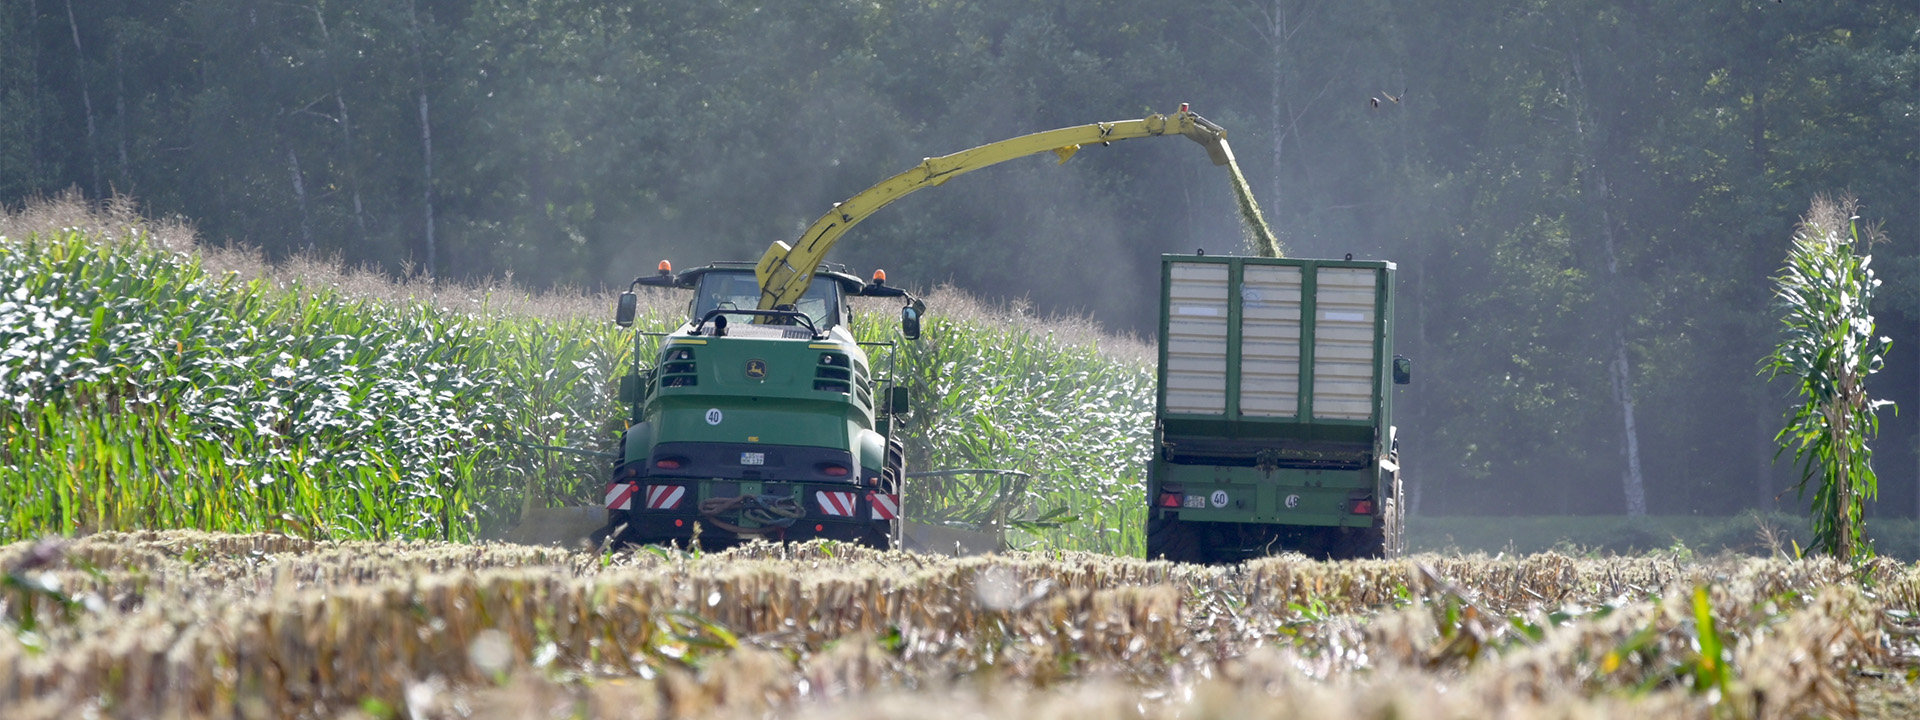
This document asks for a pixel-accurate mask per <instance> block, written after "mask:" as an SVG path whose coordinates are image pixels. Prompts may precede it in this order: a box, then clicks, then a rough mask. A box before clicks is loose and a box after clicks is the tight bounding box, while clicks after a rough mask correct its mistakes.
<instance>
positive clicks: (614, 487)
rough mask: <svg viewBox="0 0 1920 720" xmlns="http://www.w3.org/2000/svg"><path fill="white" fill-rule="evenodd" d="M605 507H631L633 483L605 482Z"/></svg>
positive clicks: (626, 508)
mask: <svg viewBox="0 0 1920 720" xmlns="http://www.w3.org/2000/svg"><path fill="white" fill-rule="evenodd" d="M607 509H608V510H631V509H633V483H607Z"/></svg>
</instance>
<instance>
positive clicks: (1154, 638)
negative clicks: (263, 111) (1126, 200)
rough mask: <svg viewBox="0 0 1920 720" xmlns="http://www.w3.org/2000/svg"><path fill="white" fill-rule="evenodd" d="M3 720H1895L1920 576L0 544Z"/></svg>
mask: <svg viewBox="0 0 1920 720" xmlns="http://www.w3.org/2000/svg"><path fill="white" fill-rule="evenodd" d="M0 567H3V568H6V575H5V586H4V588H0V623H4V625H3V626H0V627H4V628H5V632H0V716H5V717H9V718H23V719H24V718H56V717H60V718H64V717H79V716H102V717H219V718H229V717H337V716H347V717H415V718H454V717H480V718H543V717H553V718H567V717H595V718H602V717H604V718H665V717H768V716H781V717H787V716H792V717H820V718H828V717H831V718H846V717H855V718H865V717H874V718H882V717H887V718H893V717H936V716H937V717H954V716H980V717H1010V716H1025V717H1043V718H1051V717H1125V718H1176V717H1183V718H1192V717H1222V718H1224V717H1253V718H1306V717H1342V718H1468V717H1510V718H1535V717H1699V718H1709V717H1738V718H1786V717H1858V716H1885V717H1899V716H1903V713H1905V712H1910V711H1911V709H1912V708H1913V707H1915V706H1914V705H1913V703H1914V702H1915V700H1916V695H1915V693H1914V692H1913V691H1912V690H1911V687H1910V686H1909V685H1908V683H1909V682H1910V679H1911V678H1912V676H1913V675H1912V674H1913V673H1914V672H1915V671H1916V668H1920V643H1917V642H1916V637H1917V636H1920V621H1917V620H1916V618H1915V613H1916V612H1920V570H1917V569H1915V568H1913V567H1910V566H1902V565H1900V564H1898V563H1893V562H1890V561H1886V560H1878V561H1873V562H1870V563H1867V564H1865V565H1860V566H1849V565H1846V564H1842V563H1838V562H1834V561H1831V560H1827V559H1815V560H1805V561H1789V560H1760V559H1736V558H1731V557H1728V558H1725V559H1721V560H1716V561H1712V562H1706V563H1692V562H1679V561H1677V560H1675V559H1674V558H1671V557H1663V556H1647V557H1640V558H1613V559H1607V560H1595V559H1576V558H1570V557H1566V556H1562V555H1557V554H1552V553H1547V554H1541V555H1532V556H1526V557H1498V558H1488V557H1485V556H1471V557H1463V556H1441V555H1422V556H1415V557H1412V558H1409V559H1406V560H1401V561H1364V562H1346V563H1323V562H1315V561H1310V560H1307V559H1305V558H1302V557H1300V556H1296V555H1289V556H1280V557H1273V558H1266V559H1262V560H1258V561H1253V562H1249V563H1246V564H1243V565H1240V566H1235V567H1225V568H1209V567H1200V566H1192V565H1176V564H1169V563H1166V562H1146V561H1142V560H1137V559H1130V558H1115V557H1111V556H1104V555H1096V554H1091V553H1080V552H1064V551H1055V552H1050V553H1013V554H1011V555H1007V556H996V557H984V558H981V557H976V558H965V559H951V558H941V557H932V556H924V555H917V554H906V553H878V552H874V551H870V550H866V549H863V548H856V547H851V546H847V545H835V544H832V543H829V542H825V541H817V542H814V543H810V544H806V545H796V546H776V545H766V544H755V545H750V546H746V547H743V548H738V549H735V550H731V551H728V552H726V553H722V554H717V555H704V556H702V555H690V554H685V553H679V552H672V551H666V550H658V549H655V550H647V549H639V550H633V551H628V552H622V553H611V554H599V553H592V552H581V551H569V550H562V549H555V548H538V547H524V546H508V545H497V544H462V543H444V542H438V541H409V542H387V543H377V542H364V541H354V542H324V541H313V540H305V539H299V538H294V537H291V536H287V535H278V534H252V535H222V534H209V533H201V532H196V531H167V532H137V533H101V534H97V535H92V536H88V537H84V538H80V539H77V540H50V541H43V542H22V543H15V544H13V545H10V546H5V547H0Z"/></svg>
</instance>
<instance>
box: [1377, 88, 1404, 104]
mask: <svg viewBox="0 0 1920 720" xmlns="http://www.w3.org/2000/svg"><path fill="white" fill-rule="evenodd" d="M1380 94H1381V95H1382V96H1385V97H1386V98H1387V99H1388V100H1392V101H1393V103H1394V104H1395V105H1398V104H1400V98H1403V97H1406V96H1407V91H1405V90H1401V91H1400V94H1399V95H1395V94H1393V93H1390V92H1387V91H1385V90H1381V91H1380ZM1374 104H1375V105H1378V104H1380V101H1378V100H1375V101H1374Z"/></svg>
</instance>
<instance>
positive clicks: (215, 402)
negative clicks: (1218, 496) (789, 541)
mask: <svg viewBox="0 0 1920 720" xmlns="http://www.w3.org/2000/svg"><path fill="white" fill-rule="evenodd" d="M0 287H4V288H7V292H6V293H5V297H0V347H4V348H5V349H4V350H0V430H3V431H4V438H0V541H4V540H12V539H21V538H28V537H34V536H37V535H40V534H44V533H62V534H71V533H81V532H98V531H106V530H135V529H163V528H197V529H202V530H215V531H225V532H257V531H275V532H287V533H292V534H296V535H299V536H302V537H308V538H315V539H333V540H348V539H374V540H378V539H388V538H438V539H452V540H463V539H472V538H475V537H478V536H480V535H482V534H484V533H487V532H490V531H491V529H493V528H499V527H503V526H505V525H507V524H510V523H511V522H513V520H514V519H515V518H517V517H518V513H519V511H520V510H521V508H522V507H525V506H534V507H538V506H546V505H565V504H592V503H594V501H596V500H598V499H599V493H598V490H599V489H600V486H601V483H602V482H603V478H604V475H605V472H606V468H605V467H604V465H605V462H604V461H602V460H598V459H595V458H591V457H582V456H578V455H572V454H565V453H556V452H550V451H545V450H540V449H537V448H534V447H530V446H533V445H549V446H574V447H583V448H587V449H592V450H599V451H606V450H610V449H612V445H613V443H614V441H615V439H616V438H617V434H618V432H619V430H620V426H619V424H618V423H619V422H620V420H621V415H622V413H621V409H620V407H619V406H618V404H617V402H616V401H615V399H614V396H615V388H616V387H617V378H618V375H619V374H620V373H621V372H623V368H624V367H625V365H626V363H627V362H628V359H629V357H630V356H629V355H628V353H629V352H631V348H632V343H631V336H630V335H627V334H626V333H624V332H622V331H620V330H619V329H617V328H615V327H613V326H612V324H611V323H610V322H609V321H608V320H609V317H608V316H610V314H611V311H610V308H611V295H608V297H607V298H604V301H602V302H596V301H594V300H593V299H583V297H582V295H581V294H579V293H570V292H566V291H561V292H555V293H549V294H545V295H529V294H527V293H524V292H522V291H519V290H518V289H516V288H513V287H512V285H511V283H510V282H501V283H491V284H482V285H474V286H460V285H448V284H436V283H429V282H423V281H419V280H400V281H391V280H387V279H384V278H380V277H378V276H376V275H373V274H371V273H366V272H359V271H351V270H344V269H342V268H340V267H338V266H337V265H335V264H330V263H327V262H325V261H323V260H315V259H311V258H295V259H292V260H289V261H287V262H283V263H280V264H277V265H276V264H270V263H266V262H264V261H262V260H261V259H260V258H259V257H258V256H257V255H254V254H252V253H248V252H245V251H241V250H236V249H233V248H210V247H204V246H200V245H197V244H195V242H194V241H193V239H192V234H191V231H190V229H188V228H184V227H182V226H179V225H177V224H164V223H151V222H148V221H145V220H143V219H141V218H139V217H138V216H136V215H134V214H133V213H132V212H131V209H130V208H129V207H128V206H126V205H125V204H124V203H122V204H117V205H113V206H109V207H106V208H97V207H89V206H86V205H85V204H83V203H79V202H78V201H76V200H73V199H71V198H69V199H64V200H61V201H56V202H52V203H41V204H37V205H34V206H30V207H28V208H25V209H23V210H21V211H18V212H14V213H8V214H6V217H5V218H4V220H0ZM931 299H932V300H933V302H934V307H935V308H936V310H940V309H941V308H942V306H943V305H945V306H947V308H949V309H950V310H951V311H952V312H945V311H941V312H936V314H934V315H933V316H932V317H930V318H929V321H928V323H927V327H926V338H925V339H924V340H922V341H921V342H918V343H910V344H906V345H902V346H900V347H899V351H900V357H899V362H900V368H901V370H902V372H903V374H904V376H905V377H906V378H907V384H908V385H909V386H910V387H911V388H912V389H913V391H914V397H915V403H914V404H915V406H916V408H917V410H916V412H915V414H914V416H913V417H912V419H911V422H910V423H909V424H908V428H907V440H908V445H909V462H910V465H911V469H939V468H954V467H981V468H994V469H1007V470H1015V471H1019V472H1021V473H1023V477H1024V478H1025V479H1024V480H1022V481H1021V482H1019V483H1017V486H1012V487H1007V488H1004V490H1005V492H1003V493H999V494H995V495H992V496H990V498H991V499H992V500H993V501H994V502H993V505H994V507H995V510H994V511H995V512H996V513H997V516H996V517H997V519H998V520H999V521H1001V522H1003V523H1007V524H1010V525H1012V527H1013V528H1014V530H1013V532H1012V534H1011V539H1012V540H1013V541H1014V542H1015V543H1017V544H1019V545H1021V546H1027V547H1042V546H1045V547H1058V548H1070V549H1090V550H1099V551H1103V552H1116V553H1134V554H1137V553H1140V552H1141V551H1142V547H1143V542H1142V539H1141V538H1140V529H1139V528H1140V525H1141V523H1140V518H1139V513H1140V512H1142V511H1143V507H1144V501H1143V500H1142V499H1141V490H1140V487H1141V478H1140V473H1141V472H1142V467H1143V466H1144V459H1145V452H1146V449H1145V445H1146V435H1147V433H1146V429H1147V427H1148V425H1147V423H1148V422H1150V417H1151V395H1150V391H1149V388H1150V383H1151V373H1150V371H1149V370H1147V369H1146V367H1147V366H1146V365H1145V364H1144V363H1143V362H1142V361H1141V360H1142V358H1144V357H1146V355H1147V351H1146V350H1145V348H1144V346H1142V345H1140V344H1139V343H1138V342H1137V341H1129V340H1125V339H1118V340H1116V339H1110V338H1109V339H1106V341H1105V344H1106V347H1104V348H1103V347H1101V346H1100V343H1101V341H1100V339H1099V338H1100V336H1099V335H1098V334H1097V333H1096V332H1094V331H1093V329H1092V328H1091V327H1090V326H1089V324H1087V323H1085V322H1075V321H1072V320H1065V321H1062V320H1058V319H1053V320H1046V321H1042V320H1039V319H1036V318H1033V317H1029V316H1027V315H1026V313H1024V312H1023V311H1022V309H1021V308H1020V307H1018V306H1008V307H993V306H988V305H983V304H980V303H977V302H974V301H972V300H971V299H969V298H967V297H965V296H964V295H962V294H959V293H956V292H953V291H951V290H941V291H937V292H935V293H934V294H933V297H932V298H931ZM646 300H647V302H646V303H645V306H644V307H643V309H642V313H641V317H640V322H639V326H640V327H642V328H647V329H655V330H664V329H668V328H669V327H671V326H672V325H673V324H676V323H677V319H678V317H679V315H680V313H682V312H683V307H682V303H683V302H684V298H682V297H678V296H675V295H672V294H669V293H649V294H648V295H646ZM892 325H893V320H892V319H891V308H884V309H876V310H875V311H874V312H862V313H859V314H858V316H857V319H856V325H855V331H856V334H858V335H860V336H861V337H862V339H866V340H876V341H877V340H886V339H888V338H889V337H890V336H892V335H893V331H892ZM643 351H644V350H643ZM882 352H885V351H882ZM979 482H980V479H978V478H953V479H945V480H941V479H929V480H926V481H924V482H919V483H917V484H916V486H914V487H912V488H910V489H909V491H908V503H909V507H908V512H909V516H911V517H917V518H925V519H927V520H930V521H935V522H943V521H956V522H971V523H978V522H980V521H981V520H982V519H983V517H982V516H980V515H979V513H978V510H979V507H978V506H979V502H978V498H979V495H978V492H977V491H978V490H979V488H978V486H977V483H979Z"/></svg>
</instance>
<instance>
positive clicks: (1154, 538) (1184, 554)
mask: <svg viewBox="0 0 1920 720" xmlns="http://www.w3.org/2000/svg"><path fill="white" fill-rule="evenodd" d="M1200 533H1201V529H1200V528H1198V527H1195V526H1194V525H1193V524H1192V523H1183V522H1180V520H1179V519H1178V518H1158V517H1150V518H1147V559H1148V560H1158V559H1161V558H1165V559H1167V560H1171V561H1173V562H1184V563H1208V562H1212V560H1213V557H1212V553H1210V552H1208V547H1207V546H1206V544H1205V543H1204V542H1203V538H1201V537H1200Z"/></svg>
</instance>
